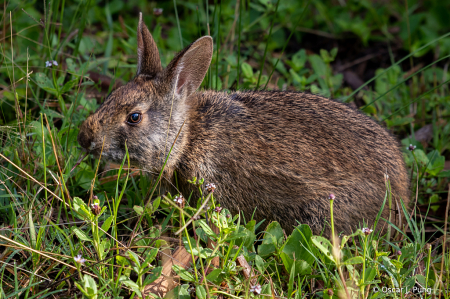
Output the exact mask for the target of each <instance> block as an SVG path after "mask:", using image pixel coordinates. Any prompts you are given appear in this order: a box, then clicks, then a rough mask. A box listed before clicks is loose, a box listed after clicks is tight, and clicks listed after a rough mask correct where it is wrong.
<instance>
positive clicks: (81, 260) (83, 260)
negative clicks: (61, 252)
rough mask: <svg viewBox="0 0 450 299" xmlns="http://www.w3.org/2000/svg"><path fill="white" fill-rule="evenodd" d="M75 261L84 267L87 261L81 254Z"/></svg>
mask: <svg viewBox="0 0 450 299" xmlns="http://www.w3.org/2000/svg"><path fill="white" fill-rule="evenodd" d="M73 260H74V261H75V262H76V263H79V264H82V265H84V262H85V261H86V260H85V259H84V258H82V257H81V254H79V255H77V256H76V257H74V258H73Z"/></svg>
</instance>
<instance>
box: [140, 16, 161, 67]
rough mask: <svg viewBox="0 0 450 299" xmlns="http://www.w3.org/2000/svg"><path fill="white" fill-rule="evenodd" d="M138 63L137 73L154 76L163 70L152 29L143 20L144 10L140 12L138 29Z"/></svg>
mask: <svg viewBox="0 0 450 299" xmlns="http://www.w3.org/2000/svg"><path fill="white" fill-rule="evenodd" d="M137 42H138V51H137V52H138V64H137V75H141V74H143V75H150V76H154V75H156V74H157V73H158V72H160V71H162V67H161V60H160V59H159V52H158V48H157V47H156V43H155V41H154V40H153V37H152V35H151V34H150V31H148V28H147V26H145V24H144V22H143V21H142V12H141V13H139V25H138V30H137Z"/></svg>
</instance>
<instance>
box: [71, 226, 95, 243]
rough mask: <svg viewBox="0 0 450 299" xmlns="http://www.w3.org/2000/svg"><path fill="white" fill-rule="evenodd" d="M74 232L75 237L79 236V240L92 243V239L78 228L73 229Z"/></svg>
mask: <svg viewBox="0 0 450 299" xmlns="http://www.w3.org/2000/svg"><path fill="white" fill-rule="evenodd" d="M72 232H74V233H75V235H77V237H78V239H80V240H82V241H87V242H92V239H91V238H89V237H88V236H87V234H86V233H85V232H84V231H82V230H80V229H79V228H78V227H74V228H72Z"/></svg>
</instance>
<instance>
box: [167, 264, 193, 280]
mask: <svg viewBox="0 0 450 299" xmlns="http://www.w3.org/2000/svg"><path fill="white" fill-rule="evenodd" d="M172 270H173V271H175V273H177V274H178V276H180V277H181V279H182V280H184V281H187V282H194V281H195V279H194V276H192V274H191V273H189V272H188V271H187V270H186V269H184V268H183V267H182V266H180V265H173V266H172Z"/></svg>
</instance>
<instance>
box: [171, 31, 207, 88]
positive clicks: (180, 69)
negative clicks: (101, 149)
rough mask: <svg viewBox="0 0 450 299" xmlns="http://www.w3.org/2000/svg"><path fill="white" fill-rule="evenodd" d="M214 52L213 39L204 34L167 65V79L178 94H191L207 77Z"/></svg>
mask: <svg viewBox="0 0 450 299" xmlns="http://www.w3.org/2000/svg"><path fill="white" fill-rule="evenodd" d="M212 54H213V39H212V37H211V36H203V37H201V38H199V39H198V40H196V41H195V42H193V43H192V44H191V45H189V46H188V47H186V48H185V49H184V50H183V51H181V52H180V53H178V54H177V56H175V58H174V59H173V60H172V61H171V62H170V64H169V65H168V66H167V69H166V74H165V80H167V81H169V82H170V83H171V84H172V86H174V88H175V93H176V94H177V95H181V94H184V95H185V96H189V95H190V94H192V93H193V92H194V91H195V90H196V89H197V88H199V86H200V84H202V81H203V78H205V75H206V72H207V71H208V68H209V65H210V64H211V58H212Z"/></svg>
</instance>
